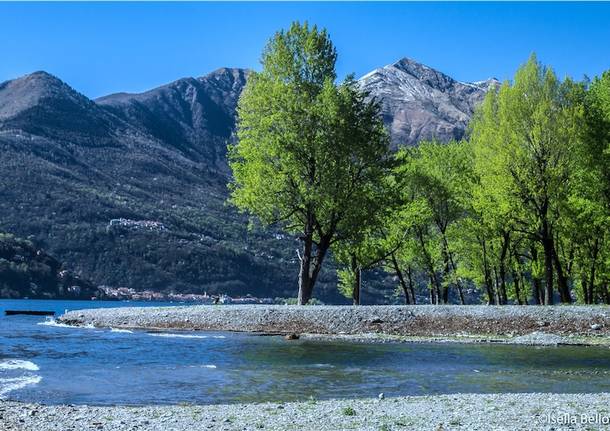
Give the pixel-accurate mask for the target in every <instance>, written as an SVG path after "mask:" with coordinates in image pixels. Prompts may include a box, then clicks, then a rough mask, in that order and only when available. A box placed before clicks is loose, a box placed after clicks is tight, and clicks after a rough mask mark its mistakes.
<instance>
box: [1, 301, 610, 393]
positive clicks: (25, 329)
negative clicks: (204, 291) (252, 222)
mask: <svg viewBox="0 0 610 431" xmlns="http://www.w3.org/2000/svg"><path fill="white" fill-rule="evenodd" d="M160 305H184V304H164V303H158V302H154V303H147V302H106V301H92V302H88V301H43V300H0V313H1V315H0V397H2V398H5V399H12V400H19V401H35V402H43V403H49V404H55V403H72V404H85V403H87V404H99V405H111V404H176V403H181V402H189V403H214V404H218V403H233V402H259V401H277V402H283V401H298V400H307V399H309V398H312V397H313V398H316V399H326V398H340V397H375V396H377V395H378V394H379V393H381V392H383V393H385V395H386V396H395V395H428V394H446V393H464V392H471V393H496V392H574V393H576V392H609V391H610V349H608V348H607V347H568V346H559V347H530V346H510V345H497V344H481V345H479V344H453V343H446V344H433V343H421V344H409V343H402V344H398V343H386V344H374V343H350V342H344V341H332V342H331V341H328V342H323V341H310V340H296V341H287V340H284V339H283V338H282V337H277V336H259V335H254V334H244V333H227V332H222V333H219V332H177V331H173V332H150V331H136V330H134V331H125V330H113V329H96V328H72V327H62V326H58V325H55V324H54V322H52V321H51V320H50V319H48V318H45V317H38V316H4V310H5V309H28V310H54V311H56V312H58V313H63V312H64V311H65V310H75V309H82V308H97V307H125V306H160Z"/></svg>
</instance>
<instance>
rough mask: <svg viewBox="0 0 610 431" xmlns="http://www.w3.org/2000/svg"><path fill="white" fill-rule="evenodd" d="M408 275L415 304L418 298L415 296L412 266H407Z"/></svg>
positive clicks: (412, 301) (412, 300)
mask: <svg viewBox="0 0 610 431" xmlns="http://www.w3.org/2000/svg"><path fill="white" fill-rule="evenodd" d="M407 277H409V291H410V292H411V303H412V304H413V305H415V304H417V299H416V298H415V288H414V286H413V273H412V271H411V266H410V265H409V266H407Z"/></svg>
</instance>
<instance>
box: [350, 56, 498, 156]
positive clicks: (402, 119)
mask: <svg viewBox="0 0 610 431" xmlns="http://www.w3.org/2000/svg"><path fill="white" fill-rule="evenodd" d="M359 83H360V85H361V88H362V89H364V90H365V91H367V92H369V93H370V94H371V96H372V97H375V98H376V99H377V100H379V101H380V102H381V106H382V114H383V121H384V123H385V124H386V126H387V127H388V130H389V131H390V135H391V137H392V144H393V145H394V146H395V147H399V146H402V145H416V144H417V142H419V141H421V140H431V139H437V140H440V141H443V142H446V141H449V140H451V139H461V138H462V137H463V136H464V133H465V132H466V128H467V127H468V122H469V121H470V118H471V117H472V115H473V113H474V109H475V107H476V106H477V104H479V103H481V101H482V100H483V98H484V97H485V94H486V93H487V91H489V89H490V88H491V87H492V86H494V85H497V84H499V82H498V81H497V80H496V79H495V78H491V79H488V80H487V81H480V82H473V83H467V82H459V81H456V80H455V79H453V78H451V77H449V76H447V75H445V74H444V73H441V72H439V71H437V70H434V69H432V68H430V67H428V66H425V65H423V64H420V63H417V62H416V61H414V60H411V59H409V58H403V59H402V60H399V61H397V62H396V63H394V64H390V65H388V66H385V67H382V68H379V69H375V70H373V71H372V72H370V73H368V74H366V75H364V76H363V77H362V78H360V80H359Z"/></svg>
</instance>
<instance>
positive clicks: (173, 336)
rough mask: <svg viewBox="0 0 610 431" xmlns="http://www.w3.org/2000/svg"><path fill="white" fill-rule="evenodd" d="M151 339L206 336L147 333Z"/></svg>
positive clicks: (199, 336) (202, 336)
mask: <svg viewBox="0 0 610 431" xmlns="http://www.w3.org/2000/svg"><path fill="white" fill-rule="evenodd" d="M148 335H152V336H153V337H165V338H208V336H207V335H191V334H165V333H149V334H148Z"/></svg>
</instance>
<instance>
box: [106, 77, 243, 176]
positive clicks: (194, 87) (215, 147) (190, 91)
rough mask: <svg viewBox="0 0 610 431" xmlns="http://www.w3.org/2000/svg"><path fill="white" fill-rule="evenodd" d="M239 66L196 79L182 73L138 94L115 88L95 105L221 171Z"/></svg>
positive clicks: (240, 85)
mask: <svg viewBox="0 0 610 431" xmlns="http://www.w3.org/2000/svg"><path fill="white" fill-rule="evenodd" d="M246 78H247V71H246V70H244V69H226V68H224V69H219V70H217V71H215V72H213V73H211V74H210V75H207V76H204V77H201V78H184V79H180V80H178V81H175V82H172V83H171V84H168V85H164V86H162V87H159V88H155V89H153V90H150V91H147V92H145V93H142V94H128V93H119V94H112V95H110V96H106V97H102V98H100V99H97V100H96V102H97V104H98V105H99V106H100V107H102V108H104V109H106V110H108V111H109V112H111V113H113V114H115V115H116V116H117V117H119V118H121V119H122V120H124V121H125V122H127V123H128V124H130V125H133V126H135V127H137V128H138V129H140V130H143V131H146V132H147V133H149V134H150V135H152V136H154V137H155V138H157V139H159V140H160V141H162V142H164V143H165V144H166V145H168V146H170V147H171V148H173V149H175V150H177V151H178V152H179V153H180V154H182V155H184V156H185V157H188V158H189V159H190V160H194V161H197V162H204V163H207V164H210V165H212V166H214V167H216V168H218V169H221V170H223V171H224V172H227V173H228V171H227V163H226V160H225V154H226V146H227V141H228V140H229V139H230V137H231V134H232V133H233V130H234V125H235V109H236V107H237V101H238V99H239V95H240V94H241V90H242V88H243V87H244V85H245V84H246Z"/></svg>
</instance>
